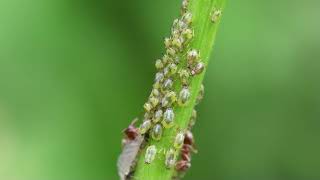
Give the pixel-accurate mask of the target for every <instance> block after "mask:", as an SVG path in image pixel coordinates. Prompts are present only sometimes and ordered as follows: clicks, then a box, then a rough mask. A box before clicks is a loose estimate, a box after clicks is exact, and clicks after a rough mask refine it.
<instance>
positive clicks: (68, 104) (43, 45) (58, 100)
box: [0, 0, 320, 180]
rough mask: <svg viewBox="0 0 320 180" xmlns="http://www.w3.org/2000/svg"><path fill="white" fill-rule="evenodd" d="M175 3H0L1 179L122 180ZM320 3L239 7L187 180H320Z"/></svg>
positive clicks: (231, 16)
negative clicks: (127, 131)
mask: <svg viewBox="0 0 320 180" xmlns="http://www.w3.org/2000/svg"><path fill="white" fill-rule="evenodd" d="M179 7H180V1H178V0H175V1H172V0H152V1H150V0H136V1H116V0H78V1H75V0H45V1H43V0H0V179H1V180H27V179H32V180H40V179H41V180H42V179H45V180H57V179H59V180H88V179H94V180H102V179H106V180H110V179H118V177H117V172H116V160H117V157H118V155H119V153H120V140H121V138H122V134H121V130H122V129H123V128H125V127H126V126H127V125H128V124H129V122H131V120H132V119H133V118H134V117H136V116H138V115H139V114H141V113H142V105H143V103H144V101H145V100H146V98H147V96H148V94H149V91H150V88H151V84H152V81H153V75H154V72H155V69H154V65H153V64H154V62H155V59H156V58H158V57H161V53H162V52H163V45H162V40H163V37H164V36H167V35H168V34H169V29H170V25H171V22H172V21H173V19H174V18H175V17H176V16H177V15H178V12H179ZM319 7H320V1H317V0H305V1H290V0H282V1H277V0H269V1H256V0H244V1H231V0H229V1H228V3H227V5H226V9H225V11H224V15H223V19H222V23H221V26H220V29H219V31H218V36H217V40H216V45H215V47H214V53H213V55H212V57H211V58H212V61H211V62H210V65H209V69H208V73H207V74H206V79H205V85H206V98H205V99H204V101H203V103H202V104H201V105H200V106H199V108H198V110H199V119H198V123H197V125H196V126H195V128H194V134H195V137H196V141H197V147H198V149H199V152H200V153H199V154H197V155H194V156H193V161H192V165H193V167H192V168H191V170H190V171H189V172H188V174H187V177H186V178H185V179H187V180H191V179H192V180H195V179H201V180H202V179H203V180H207V179H219V180H257V179H259V180H284V179H288V180H319V179H320V142H319V138H320V94H319V92H320V81H319V77H320V62H319V60H320V35H319V32H320V21H319V17H320V11H319Z"/></svg>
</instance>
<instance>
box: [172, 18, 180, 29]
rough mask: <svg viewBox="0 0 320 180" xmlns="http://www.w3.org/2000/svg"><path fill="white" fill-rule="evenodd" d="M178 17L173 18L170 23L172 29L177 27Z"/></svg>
mask: <svg viewBox="0 0 320 180" xmlns="http://www.w3.org/2000/svg"><path fill="white" fill-rule="evenodd" d="M178 23H179V19H174V20H173V23H172V30H173V29H175V28H177V27H178Z"/></svg>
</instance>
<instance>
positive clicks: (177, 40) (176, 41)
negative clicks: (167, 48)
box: [172, 37, 182, 49]
mask: <svg viewBox="0 0 320 180" xmlns="http://www.w3.org/2000/svg"><path fill="white" fill-rule="evenodd" d="M172 46H174V47H176V48H178V49H180V48H181V47H182V42H181V39H180V38H176V37H175V38H173V39H172Z"/></svg>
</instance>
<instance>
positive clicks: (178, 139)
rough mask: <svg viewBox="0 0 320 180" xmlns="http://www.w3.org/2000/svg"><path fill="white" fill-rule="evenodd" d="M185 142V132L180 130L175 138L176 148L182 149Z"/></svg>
mask: <svg viewBox="0 0 320 180" xmlns="http://www.w3.org/2000/svg"><path fill="white" fill-rule="evenodd" d="M183 142H184V132H182V131H181V132H179V133H178V134H177V135H176V137H175V139H174V144H173V146H174V148H176V149H180V148H181V147H182V145H183Z"/></svg>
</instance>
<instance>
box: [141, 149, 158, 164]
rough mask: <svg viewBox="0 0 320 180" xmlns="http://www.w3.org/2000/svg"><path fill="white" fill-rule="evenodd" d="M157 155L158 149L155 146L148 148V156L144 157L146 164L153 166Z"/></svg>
mask: <svg viewBox="0 0 320 180" xmlns="http://www.w3.org/2000/svg"><path fill="white" fill-rule="evenodd" d="M156 154H157V148H156V146H155V145H151V146H149V147H148V148H147V150H146V154H145V157H144V162H145V163H146V164H151V163H152V161H153V160H154V158H155V157H156Z"/></svg>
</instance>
